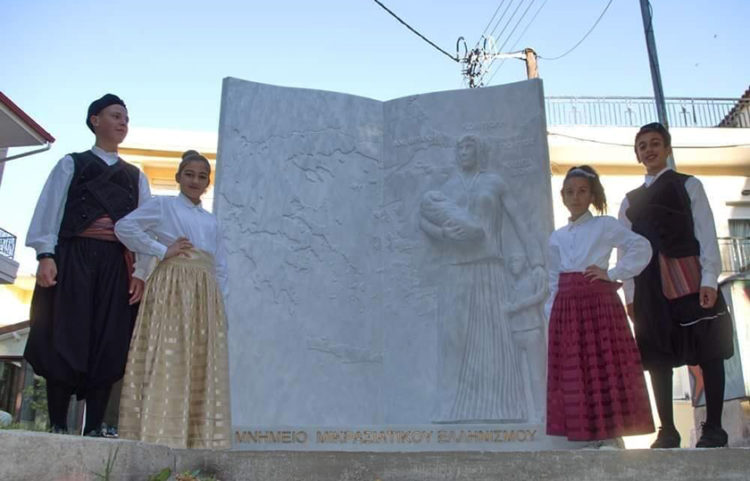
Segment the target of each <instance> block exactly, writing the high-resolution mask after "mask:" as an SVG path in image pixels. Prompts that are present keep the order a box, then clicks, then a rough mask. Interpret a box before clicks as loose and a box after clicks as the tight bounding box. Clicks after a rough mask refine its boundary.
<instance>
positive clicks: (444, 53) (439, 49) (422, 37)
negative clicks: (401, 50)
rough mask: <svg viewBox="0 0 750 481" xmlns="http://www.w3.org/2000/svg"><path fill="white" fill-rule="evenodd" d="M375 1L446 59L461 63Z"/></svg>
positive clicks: (377, 1) (381, 4) (378, 2)
mask: <svg viewBox="0 0 750 481" xmlns="http://www.w3.org/2000/svg"><path fill="white" fill-rule="evenodd" d="M373 1H374V2H375V3H377V4H378V5H380V6H381V7H382V8H383V10H385V11H386V12H388V13H390V14H391V15H392V16H393V18H395V19H396V20H398V21H399V22H401V24H403V25H404V26H405V27H406V28H408V29H409V30H411V31H412V32H414V33H415V34H417V36H418V37H419V38H421V39H422V40H424V41H425V42H427V43H429V44H430V45H432V46H433V47H435V48H436V49H437V50H438V51H440V52H441V53H442V54H443V55H445V56H446V57H448V58H449V59H451V60H453V61H454V62H459V61H460V60H459V58H458V56H455V57H454V56H453V55H451V54H449V53H448V52H446V51H445V50H443V49H442V48H440V47H438V46H437V45H435V43H433V42H432V41H431V40H430V39H428V38H427V37H425V36H424V35H422V34H421V33H419V32H417V31H416V30H415V29H414V28H412V27H411V25H409V24H408V23H406V22H404V21H403V20H401V18H399V16H398V15H396V14H395V13H393V12H392V11H391V10H390V9H389V8H388V7H386V6H385V5H383V3H382V2H380V1H379V0H373Z"/></svg>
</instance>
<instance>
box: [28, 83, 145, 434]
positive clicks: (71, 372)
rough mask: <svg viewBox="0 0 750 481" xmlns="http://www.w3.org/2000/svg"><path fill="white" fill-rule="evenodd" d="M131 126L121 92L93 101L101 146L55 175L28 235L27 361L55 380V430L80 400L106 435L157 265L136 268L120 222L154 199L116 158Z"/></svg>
mask: <svg viewBox="0 0 750 481" xmlns="http://www.w3.org/2000/svg"><path fill="white" fill-rule="evenodd" d="M128 121H129V118H128V111H127V108H126V107H125V103H124V102H123V101H122V100H121V99H120V98H119V97H117V96H116V95H112V94H107V95H105V96H103V97H102V98H100V99H98V100H95V101H94V102H92V103H91V105H90V106H89V109H88V113H87V116H86V125H87V126H88V127H89V129H91V131H92V132H93V133H94V135H95V136H96V143H95V144H94V146H93V147H92V148H91V150H88V151H86V152H82V153H73V154H69V155H66V156H65V157H63V158H62V159H61V160H60V161H59V162H58V163H57V165H56V166H55V167H54V168H53V169H52V172H51V173H50V175H49V178H48V179H47V182H46V184H45V185H44V188H43V190H42V193H41V195H40V196H39V201H38V203H37V206H36V209H35V211H34V216H33V218H32V220H31V226H30V227H29V232H28V234H27V236H26V245H27V246H29V247H32V248H34V249H35V250H36V253H37V260H38V261H39V266H38V268H37V276H36V287H35V289H34V295H33V297H32V301H31V315H30V320H31V330H30V332H29V339H28V342H27V344H26V351H25V353H24V356H25V357H26V359H27V360H28V361H29V363H31V365H32V366H33V368H34V371H35V372H36V373H37V374H38V375H40V376H43V377H44V378H46V380H47V403H48V409H49V418H50V425H51V429H52V430H53V432H66V431H67V428H68V426H67V411H68V403H69V400H70V396H71V395H72V394H76V396H77V397H78V398H79V399H86V423H85V427H84V433H85V434H87V435H99V434H100V426H101V422H102V417H103V416H104V410H105V408H106V405H107V400H108V399H109V393H110V389H111V387H112V384H113V383H115V382H116V381H117V380H118V379H120V378H121V377H122V375H123V372H124V369H125V362H126V358H127V353H128V346H129V344H130V335H131V333H132V329H133V323H134V319H135V314H136V313H137V303H138V301H140V298H141V295H142V293H143V285H144V283H143V280H144V279H145V278H146V274H147V273H146V269H147V267H148V263H149V259H148V258H145V257H139V258H138V260H137V262H136V263H135V266H134V263H133V255H132V253H130V252H129V251H128V250H127V249H125V247H124V246H123V245H122V244H121V243H120V242H119V241H118V240H117V238H116V237H115V235H114V224H115V222H117V221H118V220H119V219H120V218H122V217H124V216H125V215H127V214H128V213H130V212H131V211H132V210H133V209H135V208H136V207H137V206H138V205H139V204H141V203H143V202H145V201H147V200H148V199H149V198H150V197H151V193H150V191H149V186H148V180H147V179H146V177H145V176H144V175H143V173H141V172H140V171H139V170H138V169H137V168H136V167H134V166H133V165H130V164H128V163H127V162H125V161H123V160H122V159H120V158H119V157H118V155H117V147H118V145H119V144H120V143H121V142H122V141H123V140H124V139H125V136H126V135H127V133H128ZM134 267H135V270H134V271H133V268H134Z"/></svg>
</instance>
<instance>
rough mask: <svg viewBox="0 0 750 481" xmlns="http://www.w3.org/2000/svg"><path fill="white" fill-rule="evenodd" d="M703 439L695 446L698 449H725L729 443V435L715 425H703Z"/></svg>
mask: <svg viewBox="0 0 750 481" xmlns="http://www.w3.org/2000/svg"><path fill="white" fill-rule="evenodd" d="M701 431H703V432H702V433H701V438H700V439H699V440H698V442H697V443H696V444H695V447H696V448H723V447H725V446H726V445H727V442H729V435H727V432H726V431H724V430H723V429H721V426H716V425H715V424H708V423H701Z"/></svg>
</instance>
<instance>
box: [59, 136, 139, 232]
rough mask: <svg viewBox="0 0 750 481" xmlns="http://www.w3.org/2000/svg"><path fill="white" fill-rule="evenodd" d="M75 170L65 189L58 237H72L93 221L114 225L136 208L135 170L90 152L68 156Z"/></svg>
mask: <svg viewBox="0 0 750 481" xmlns="http://www.w3.org/2000/svg"><path fill="white" fill-rule="evenodd" d="M70 155H71V157H73V161H74V163H75V171H74V173H73V178H72V179H71V181H70V187H69V188H68V198H67V201H66V203H65V212H64V213H63V218H62V223H61V224H60V233H59V237H60V238H70V237H75V236H76V235H78V234H80V233H81V232H83V231H84V230H86V228H87V227H88V226H90V225H91V223H92V222H94V220H96V219H97V218H99V217H101V216H103V215H108V216H109V217H110V218H111V219H112V220H113V221H114V222H117V221H118V220H120V219H121V218H122V217H124V216H125V215H127V214H129V213H130V212H131V211H132V210H133V209H135V208H136V207H137V206H138V182H139V179H140V172H139V170H138V169H137V168H136V167H135V166H133V165H130V164H128V163H127V162H125V161H123V160H122V159H120V160H118V162H117V163H116V164H114V165H112V166H110V165H107V163H106V162H104V161H103V160H102V159H100V158H99V157H97V156H96V155H94V153H93V152H91V151H90V150H88V151H86V152H82V153H76V154H70Z"/></svg>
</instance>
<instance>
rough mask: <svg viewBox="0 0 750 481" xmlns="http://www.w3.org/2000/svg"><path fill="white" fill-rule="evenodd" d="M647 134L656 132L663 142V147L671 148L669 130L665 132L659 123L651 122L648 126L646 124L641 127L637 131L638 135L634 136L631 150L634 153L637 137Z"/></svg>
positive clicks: (664, 128)
mask: <svg viewBox="0 0 750 481" xmlns="http://www.w3.org/2000/svg"><path fill="white" fill-rule="evenodd" d="M649 132H656V133H657V134H659V135H660V136H661V138H662V140H663V141H664V146H665V147H671V146H672V136H671V135H670V133H669V130H667V128H666V127H664V126H663V125H662V124H660V123H659V122H651V123H650V124H646V125H644V126H643V127H641V128H640V130H638V133H637V134H635V141H634V142H633V144H634V145H633V149H635V151H636V152H637V151H638V147H637V143H638V137H640V136H641V135H643V134H647V133H649Z"/></svg>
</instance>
